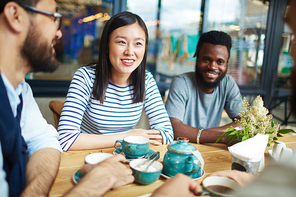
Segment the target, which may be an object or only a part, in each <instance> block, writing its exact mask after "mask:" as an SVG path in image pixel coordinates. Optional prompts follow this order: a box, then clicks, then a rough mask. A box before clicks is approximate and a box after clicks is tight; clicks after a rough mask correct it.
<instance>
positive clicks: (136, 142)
mask: <svg viewBox="0 0 296 197" xmlns="http://www.w3.org/2000/svg"><path fill="white" fill-rule="evenodd" d="M117 143H120V144H121V145H120V146H117ZM114 146H115V148H116V149H117V151H119V152H123V153H124V154H125V156H126V157H128V158H132V159H133V158H139V157H142V156H144V155H146V154H147V153H148V152H149V147H150V140H149V139H148V138H145V137H142V136H127V137H125V138H123V140H116V142H115V145H114Z"/></svg>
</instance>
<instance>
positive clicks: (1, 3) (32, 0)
mask: <svg viewBox="0 0 296 197" xmlns="http://www.w3.org/2000/svg"><path fill="white" fill-rule="evenodd" d="M10 1H13V2H16V3H23V4H25V5H29V6H33V7H34V6H35V5H36V4H37V2H38V1H39V0H0V14H1V13H2V12H3V9H4V7H5V5H6V4H7V3H8V2H10Z"/></svg>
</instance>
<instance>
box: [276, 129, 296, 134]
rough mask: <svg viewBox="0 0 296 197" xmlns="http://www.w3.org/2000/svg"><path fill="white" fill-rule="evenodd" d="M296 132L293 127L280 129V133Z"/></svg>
mask: <svg viewBox="0 0 296 197" xmlns="http://www.w3.org/2000/svg"><path fill="white" fill-rule="evenodd" d="M290 132H291V133H296V132H295V131H294V130H293V129H280V130H279V131H278V133H281V134H287V133H290Z"/></svg>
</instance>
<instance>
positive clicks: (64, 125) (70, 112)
mask: <svg viewBox="0 0 296 197" xmlns="http://www.w3.org/2000/svg"><path fill="white" fill-rule="evenodd" d="M90 72H93V74H94V72H95V70H94V69H93V70H91V69H87V68H86V67H82V68H80V69H78V70H77V71H76V72H75V74H74V76H73V79H72V81H71V84H70V87H69V90H68V94H67V97H66V101H65V103H64V107H63V110H62V113H61V117H60V121H59V127H58V133H59V142H60V145H61V146H62V148H63V150H65V151H67V150H69V148H70V147H71V146H72V144H73V143H74V142H75V140H76V139H77V137H78V136H79V134H80V125H81V122H82V117H83V114H84V111H85V110H86V107H87V104H88V101H89V96H90V94H91V91H92V86H93V76H92V74H91V73H90Z"/></svg>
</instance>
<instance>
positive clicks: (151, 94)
mask: <svg viewBox="0 0 296 197" xmlns="http://www.w3.org/2000/svg"><path fill="white" fill-rule="evenodd" d="M145 83H146V84H145V86H146V96H145V104H144V108H145V113H146V115H147V116H148V118H149V124H150V128H151V129H156V130H158V131H160V133H161V136H162V139H163V144H167V143H170V142H172V141H173V139H174V134H173V129H172V124H171V121H170V119H169V116H168V114H167V111H166V109H165V107H164V104H163V101H162V98H161V95H160V93H159V90H158V87H157V85H156V82H155V80H154V78H153V76H152V74H151V73H149V72H147V73H146V79H145Z"/></svg>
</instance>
